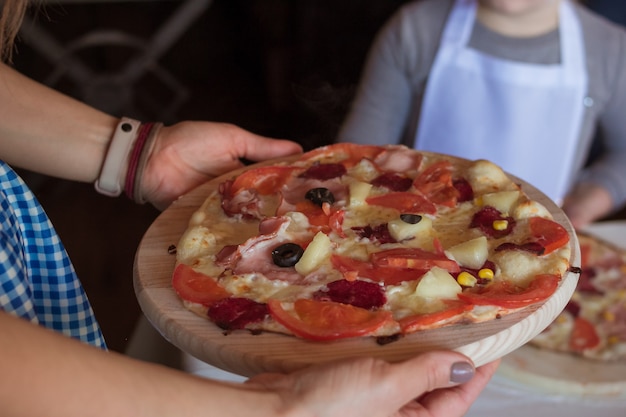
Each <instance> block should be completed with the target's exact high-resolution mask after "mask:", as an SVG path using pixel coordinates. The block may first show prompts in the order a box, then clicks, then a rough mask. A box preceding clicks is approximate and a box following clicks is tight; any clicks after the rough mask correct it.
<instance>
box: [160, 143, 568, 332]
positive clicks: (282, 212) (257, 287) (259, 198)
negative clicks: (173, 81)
mask: <svg viewBox="0 0 626 417" xmlns="http://www.w3.org/2000/svg"><path fill="white" fill-rule="evenodd" d="M518 182H519V181H515V180H514V179H512V178H511V177H510V176H508V175H507V174H506V173H505V172H503V170H502V169H500V168H499V167H498V166H497V165H495V164H493V163H491V162H489V161H486V160H478V161H468V160H464V159H460V158H454V157H451V156H447V155H441V154H435V153H427V152H419V151H416V150H413V149H410V148H407V147H405V146H401V145H388V146H366V145H353V144H336V145H329V146H325V147H321V148H318V149H315V150H312V151H310V152H307V153H304V154H301V155H298V156H295V157H290V158H287V159H283V160H279V161H274V162H272V163H268V164H261V165H252V166H249V167H246V168H245V169H243V170H241V171H240V172H238V173H236V174H233V175H228V176H226V177H221V178H219V179H217V180H214V181H213V183H212V184H211V185H212V186H211V187H209V188H208V191H207V195H206V200H205V201H204V203H203V204H202V205H201V206H200V207H199V208H198V209H197V210H196V211H195V212H194V213H193V215H192V216H191V219H190V221H189V225H188V227H187V229H186V231H185V233H184V234H183V236H182V237H181V238H180V241H179V242H178V244H177V246H176V267H175V269H174V272H173V276H172V287H173V289H174V290H175V291H176V293H177V295H178V296H179V297H180V299H181V300H182V301H183V304H184V306H185V307H186V308H187V309H189V310H191V311H193V312H194V313H196V314H199V315H200V316H202V317H206V318H208V319H209V320H210V321H212V322H213V323H214V324H215V325H217V326H219V327H220V328H222V329H224V332H225V333H228V332H232V331H237V330H240V329H246V330H248V331H251V332H253V333H257V332H275V333H282V334H286V335H290V336H295V337H300V338H304V339H308V340H316V341H328V340H338V339H345V338H354V337H373V338H375V339H376V340H377V341H379V343H382V341H393V340H396V339H397V338H399V337H402V336H403V335H407V334H411V333H415V332H419V331H428V330H431V329H437V328H441V327H444V326H451V325H468V324H472V323H479V322H485V321H488V320H493V319H497V318H501V317H503V316H505V315H507V314H511V313H513V312H516V311H519V310H521V309H525V308H529V307H530V306H537V305H538V304H540V303H543V302H544V301H545V300H547V299H548V298H549V297H550V296H551V295H552V294H553V293H554V292H555V291H556V290H557V288H558V287H559V285H560V281H561V279H562V277H563V276H564V274H565V273H567V272H568V271H569V270H570V269H571V268H570V261H569V260H570V255H571V251H572V249H571V245H570V235H569V234H568V231H567V229H566V228H565V227H564V226H563V225H561V224H560V223H558V222H556V221H555V220H554V219H553V216H552V214H551V213H550V211H549V210H548V209H547V208H546V207H545V206H544V205H542V204H541V203H539V202H538V201H536V200H533V199H531V198H530V197H529V196H528V195H527V194H526V192H525V190H524V189H523V187H522V186H521V185H520V184H519V183H518Z"/></svg>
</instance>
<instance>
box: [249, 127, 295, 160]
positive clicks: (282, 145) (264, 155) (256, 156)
mask: <svg viewBox="0 0 626 417" xmlns="http://www.w3.org/2000/svg"><path fill="white" fill-rule="evenodd" d="M249 135H250V136H247V137H246V138H245V139H246V140H244V141H242V144H243V145H244V146H243V147H242V148H243V149H242V152H241V153H240V155H239V156H240V157H242V158H245V159H247V160H250V161H255V162H257V161H264V160H266V159H274V158H281V157H284V156H289V155H294V154H297V153H301V152H302V146H300V145H299V144H298V143H296V142H293V141H290V140H284V139H270V138H267V137H264V136H259V135H255V134H253V133H249ZM241 139H244V138H241Z"/></svg>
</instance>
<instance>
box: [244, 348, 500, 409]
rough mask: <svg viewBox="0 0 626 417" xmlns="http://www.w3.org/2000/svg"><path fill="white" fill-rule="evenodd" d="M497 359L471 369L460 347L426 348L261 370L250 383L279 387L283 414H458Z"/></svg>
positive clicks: (491, 371) (277, 389)
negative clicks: (400, 356) (401, 358)
mask: <svg viewBox="0 0 626 417" xmlns="http://www.w3.org/2000/svg"><path fill="white" fill-rule="evenodd" d="M498 363H499V362H497V361H496V362H493V363H490V364H488V365H485V366H483V367H480V368H478V369H476V370H475V369H474V366H473V365H472V363H471V361H470V360H469V359H468V358H466V357H465V356H463V355H461V354H459V353H456V352H429V353H425V354H422V355H420V356H417V357H415V358H413V359H410V360H408V361H406V362H402V363H393V364H391V363H387V362H385V361H383V360H379V359H372V358H361V359H353V360H348V361H341V362H335V363H329V364H326V365H321V366H315V367H312V368H309V369H304V370H302V371H299V372H295V373H291V374H288V375H283V374H263V375H259V376H256V377H254V378H252V379H250V380H249V381H248V384H251V385H253V386H254V385H256V386H258V387H259V388H261V389H270V390H272V391H275V392H277V393H278V395H279V396H280V398H281V399H282V404H283V405H284V410H285V411H286V414H287V415H298V416H299V415H302V416H320V417H352V416H354V417H362V416H368V417H390V416H396V417H401V416H402V417H421V416H423V417H426V416H428V417H439V416H441V417H455V416H459V417H460V416H462V415H464V414H465V412H466V411H467V410H468V408H469V407H470V405H471V404H472V403H473V402H474V400H475V399H476V398H477V397H478V395H479V394H480V392H481V391H482V389H483V388H484V387H485V385H486V384H487V382H488V381H489V379H490V378H491V376H492V375H493V373H494V372H495V370H496V368H497V366H498ZM292 413H293V414H292Z"/></svg>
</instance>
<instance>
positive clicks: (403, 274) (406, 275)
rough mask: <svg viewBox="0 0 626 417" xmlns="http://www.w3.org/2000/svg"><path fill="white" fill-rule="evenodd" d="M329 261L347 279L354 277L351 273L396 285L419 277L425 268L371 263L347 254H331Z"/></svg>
mask: <svg viewBox="0 0 626 417" xmlns="http://www.w3.org/2000/svg"><path fill="white" fill-rule="evenodd" d="M330 259H331V262H332V264H333V266H334V267H335V269H337V270H338V271H340V272H341V273H342V274H343V275H344V277H345V278H346V279H347V280H350V279H354V277H353V274H354V273H356V275H357V276H359V277H361V278H368V279H371V280H372V281H376V282H383V283H385V285H397V284H400V283H401V282H404V281H413V280H416V279H419V278H420V277H421V276H422V275H424V274H425V273H426V270H424V271H422V270H417V269H409V268H393V267H382V266H378V265H373V264H372V263H371V262H369V261H359V260H357V259H353V258H349V257H347V256H339V255H332V256H331V258H330Z"/></svg>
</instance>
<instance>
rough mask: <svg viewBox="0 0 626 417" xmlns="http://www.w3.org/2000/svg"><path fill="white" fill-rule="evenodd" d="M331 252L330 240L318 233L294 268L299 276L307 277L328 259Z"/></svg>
mask: <svg viewBox="0 0 626 417" xmlns="http://www.w3.org/2000/svg"><path fill="white" fill-rule="evenodd" d="M331 251H332V247H331V243H330V238H329V237H328V236H327V235H326V234H324V233H322V232H318V233H317V234H316V235H315V237H314V238H313V240H312V241H311V243H309V246H307V248H306V249H305V250H304V253H303V254H302V257H301V258H300V260H299V261H298V262H297V263H296V264H295V265H294V267H295V268H296V271H298V273H299V274H302V275H308V274H309V273H311V272H312V271H314V270H315V269H317V268H318V267H319V266H320V265H321V264H322V263H323V262H324V261H325V260H326V259H328V258H329V257H330V254H331Z"/></svg>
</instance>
